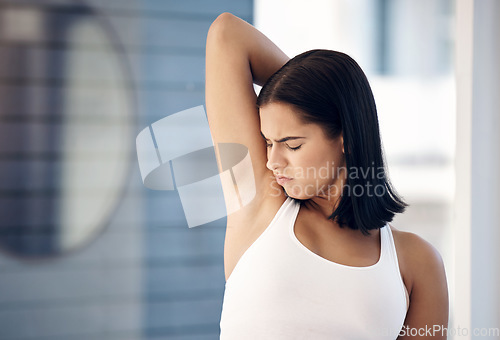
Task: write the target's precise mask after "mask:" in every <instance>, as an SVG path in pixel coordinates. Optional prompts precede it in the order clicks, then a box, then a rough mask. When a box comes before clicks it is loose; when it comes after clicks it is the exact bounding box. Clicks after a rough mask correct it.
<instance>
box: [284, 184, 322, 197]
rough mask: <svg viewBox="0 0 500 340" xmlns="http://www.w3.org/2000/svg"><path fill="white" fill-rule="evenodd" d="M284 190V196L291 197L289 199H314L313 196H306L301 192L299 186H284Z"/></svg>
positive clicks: (304, 192)
mask: <svg viewBox="0 0 500 340" xmlns="http://www.w3.org/2000/svg"><path fill="white" fill-rule="evenodd" d="M283 189H285V192H286V194H287V195H288V196H289V197H291V198H295V199H298V200H308V199H310V198H313V197H315V195H311V194H309V195H308V194H307V193H306V191H305V190H303V188H302V187H300V186H297V185H295V186H291V187H289V188H287V187H286V186H285V187H284V188H283Z"/></svg>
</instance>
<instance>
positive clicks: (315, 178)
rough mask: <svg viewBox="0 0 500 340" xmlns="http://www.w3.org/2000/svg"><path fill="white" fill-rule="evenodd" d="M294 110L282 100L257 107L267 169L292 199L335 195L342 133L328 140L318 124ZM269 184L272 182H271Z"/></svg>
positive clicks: (341, 162) (338, 185) (341, 172)
mask: <svg viewBox="0 0 500 340" xmlns="http://www.w3.org/2000/svg"><path fill="white" fill-rule="evenodd" d="M296 112H297V109H296V108H295V107H294V106H292V105H290V104H284V103H270V104H266V105H264V106H262V107H261V108H260V122H261V132H262V135H263V137H264V138H265V140H266V143H267V160H268V162H267V168H268V169H270V170H272V171H273V173H274V175H275V176H276V181H277V183H278V184H279V185H281V186H283V188H284V189H285V191H286V193H287V194H288V195H289V196H290V197H293V198H297V199H309V198H313V197H316V196H320V197H325V196H329V197H328V198H330V197H331V196H338V195H340V193H341V189H342V182H341V180H342V178H345V177H344V174H345V158H344V153H343V138H342V135H340V136H339V137H337V138H336V139H334V140H332V139H330V138H328V137H327V136H326V135H325V134H324V132H323V129H322V128H321V126H320V125H318V124H313V123H310V124H304V123H303V122H302V121H301V120H300V119H299V116H298V114H297V113H296ZM273 185H275V184H274V183H273Z"/></svg>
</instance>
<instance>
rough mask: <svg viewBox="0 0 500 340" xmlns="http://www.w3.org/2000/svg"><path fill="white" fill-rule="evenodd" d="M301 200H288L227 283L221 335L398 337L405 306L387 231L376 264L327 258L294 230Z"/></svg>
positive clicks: (241, 337) (274, 339) (374, 339)
mask: <svg viewBox="0 0 500 340" xmlns="http://www.w3.org/2000/svg"><path fill="white" fill-rule="evenodd" d="M299 209H300V203H299V202H298V201H295V200H293V199H292V198H287V199H286V201H285V202H284V203H283V205H282V206H281V207H280V209H279V210H278V212H277V213H276V216H274V218H273V220H272V221H271V223H270V224H269V226H268V227H267V228H266V230H264V232H263V233H262V234H261V235H260V236H259V238H258V239H257V240H256V241H255V242H254V243H253V244H252V245H251V246H250V247H249V248H248V249H247V251H246V252H245V253H244V254H243V255H242V256H241V258H240V259H239V261H238V263H237V264H236V267H235V268H234V270H233V272H232V273H231V275H230V277H229V279H228V280H227V282H226V287H225V292H224V302H223V305H222V314H221V321H220V328H221V333H220V339H222V340H224V339H231V340H233V339H238V340H244V339H251V340H256V339H259V340H261V339H272V340H280V339H287V340H290V339H313V340H321V339H328V340H331V339H371V340H377V339H396V338H397V336H398V333H399V331H400V329H401V327H402V326H403V322H404V319H405V316H406V312H407V310H408V292H407V291H406V287H405V286H404V283H403V280H402V278H401V274H400V272H399V266H398V259H397V255H396V249H395V246H394V240H393V237H392V232H391V230H390V227H389V225H388V224H386V225H385V226H384V227H383V228H381V229H380V239H381V247H380V249H381V251H380V258H379V260H378V262H377V263H375V264H374V265H371V266H367V267H351V266H347V265H342V264H339V263H335V262H332V261H330V260H327V259H325V258H323V257H321V256H319V255H317V254H315V253H313V252H312V251H311V250H309V249H308V248H307V247H305V246H304V245H303V244H302V243H300V241H299V240H298V239H297V237H296V236H295V232H294V225H295V220H296V218H297V215H298V212H299Z"/></svg>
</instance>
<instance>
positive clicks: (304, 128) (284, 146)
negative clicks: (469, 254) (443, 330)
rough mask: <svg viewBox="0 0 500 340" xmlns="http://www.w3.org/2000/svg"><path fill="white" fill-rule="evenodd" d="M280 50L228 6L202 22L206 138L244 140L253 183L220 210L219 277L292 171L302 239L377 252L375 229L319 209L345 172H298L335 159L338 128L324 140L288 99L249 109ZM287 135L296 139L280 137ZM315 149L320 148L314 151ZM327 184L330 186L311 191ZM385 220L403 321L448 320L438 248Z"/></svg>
mask: <svg viewBox="0 0 500 340" xmlns="http://www.w3.org/2000/svg"><path fill="white" fill-rule="evenodd" d="M288 59H289V58H288V57H287V56H286V55H285V54H284V53H283V52H282V51H281V50H280V49H279V48H278V47H277V46H276V45H274V44H273V43H272V42H271V41H270V40H269V39H268V38H266V37H265V36H264V35H263V34H262V33H260V32H259V31H258V30H256V29H255V28H254V27H253V26H251V25H249V24H248V23H246V22H245V21H243V20H241V19H239V18H237V17H235V16H233V15H231V14H229V13H223V14H221V15H220V16H219V17H218V18H217V19H216V20H215V21H214V23H213V24H212V26H211V27H210V30H209V33H208V36H207V48H206V107H207V115H208V120H209V124H210V129H211V132H212V137H213V139H214V143H215V145H216V147H217V143H239V144H243V145H245V146H246V147H248V149H249V152H250V156H251V159H252V166H253V177H252V178H248V179H247V180H248V181H254V180H255V185H256V195H255V197H254V199H253V200H252V201H251V203H250V204H248V205H246V206H245V207H243V208H242V209H240V210H238V211H237V212H235V213H233V214H231V215H229V216H228V218H227V229H226V240H225V246H224V268H225V276H226V280H227V279H228V278H229V276H230V275H231V272H232V270H233V269H234V267H235V266H236V264H237V262H238V260H239V259H240V257H241V255H242V254H243V253H244V252H245V251H246V250H247V249H248V247H250V245H251V244H252V243H253V242H254V241H255V240H256V239H257V238H258V237H259V236H260V234H262V232H263V231H264V230H265V229H266V227H267V226H268V225H269V223H270V222H271V220H272V219H273V217H274V215H275V214H276V212H277V210H278V209H279V207H280V206H281V205H282V204H283V202H284V201H285V199H286V196H285V194H284V192H283V191H282V190H277V189H280V188H281V186H280V185H279V184H278V183H277V182H276V178H275V175H284V176H286V177H290V178H292V180H291V181H289V182H287V183H285V184H284V185H283V186H284V188H285V190H287V192H288V193H289V195H290V196H292V197H296V198H301V199H308V201H306V202H307V203H306V204H304V205H303V206H302V207H301V209H300V211H299V215H298V217H297V221H296V224H295V233H296V236H297V238H298V239H299V241H300V242H301V243H302V244H304V245H305V246H306V247H307V248H309V249H310V250H311V251H313V252H315V253H316V254H318V255H319V256H322V257H324V258H326V259H328V260H330V261H333V262H337V263H340V264H345V265H349V266H369V265H372V264H374V263H376V262H377V261H378V258H379V256H380V232H379V231H378V230H377V231H374V232H372V233H371V234H370V235H369V236H364V235H363V234H362V233H361V232H359V231H355V230H351V229H348V228H340V227H339V226H338V225H336V224H335V223H334V222H332V221H331V220H328V218H327V216H328V215H330V213H331V212H332V211H333V209H334V208H335V206H336V203H337V202H338V198H339V197H338V192H340V191H339V190H338V188H341V187H342V184H343V180H344V179H345V177H344V176H343V175H342V174H340V175H339V176H336V177H333V178H329V179H325V178H320V179H318V178H317V177H318V176H316V177H315V178H313V177H311V176H304V175H300V176H299V171H300V169H304V167H314V168H315V169H318V168H319V167H321V166H323V164H325V163H328V162H330V164H334V165H335V166H342V164H344V163H343V140H342V137H341V136H340V137H339V138H338V139H336V140H329V139H328V138H326V136H324V135H323V134H322V133H321V129H320V127H319V126H317V125H314V124H312V125H309V124H307V125H304V124H300V122H299V121H298V120H297V119H296V116H295V115H294V113H293V108H291V107H289V106H287V105H284V104H273V103H271V104H268V105H266V106H264V107H263V108H261V110H260V112H259V111H258V110H257V108H256V105H255V102H256V95H255V92H254V89H253V83H256V84H259V85H263V84H264V83H265V81H266V80H267V79H268V77H269V76H270V75H271V74H273V73H274V72H275V71H277V70H278V69H279V68H280V67H281V66H282V65H283V64H285V63H286V61H288ZM294 118H295V119H294ZM289 136H299V137H304V138H300V139H294V140H287V141H285V142H279V140H282V139H283V138H285V137H289ZM299 145H300V147H299ZM297 147H299V148H298V149H296V148H297ZM318 148H323V149H322V152H318ZM293 149H296V150H293ZM308 150H316V151H315V152H308ZM320 155H330V156H328V157H326V156H320ZM218 157H220V156H219V155H218ZM219 161H220V159H219ZM249 176H250V175H249ZM287 186H288V187H287ZM328 187H329V188H330V189H329V190H319V189H320V188H328ZM306 188H307V190H306ZM309 189H310V190H309ZM242 190H244V189H242ZM391 229H392V232H393V236H394V241H395V245H396V251H397V254H398V260H399V267H400V271H401V275H402V278H403V282H404V284H405V286H406V288H407V290H408V293H409V295H410V308H409V310H408V313H407V317H406V320H405V323H404V324H405V327H411V328H417V329H418V328H425V327H426V326H427V327H430V328H432V327H433V325H442V326H443V327H447V326H448V289H447V283H446V275H445V271H444V265H443V261H442V259H441V256H440V255H439V253H438V252H437V250H436V249H435V248H434V247H433V246H432V245H431V244H429V243H428V242H426V241H425V240H423V239H422V238H420V237H419V236H417V235H415V234H412V233H408V232H403V231H399V230H397V229H396V228H394V227H393V226H391ZM409 338H412V339H415V338H419V339H426V338H432V339H445V338H446V337H445V336H441V334H439V335H437V334H436V336H433V337H425V336H416V337H411V336H400V337H399V338H398V339H409Z"/></svg>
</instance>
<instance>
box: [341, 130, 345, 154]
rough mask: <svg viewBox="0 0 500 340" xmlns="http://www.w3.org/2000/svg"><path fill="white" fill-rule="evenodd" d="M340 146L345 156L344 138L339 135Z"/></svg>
mask: <svg viewBox="0 0 500 340" xmlns="http://www.w3.org/2000/svg"><path fill="white" fill-rule="evenodd" d="M340 144H341V145H342V153H343V154H345V151H344V136H343V135H342V134H340Z"/></svg>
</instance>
